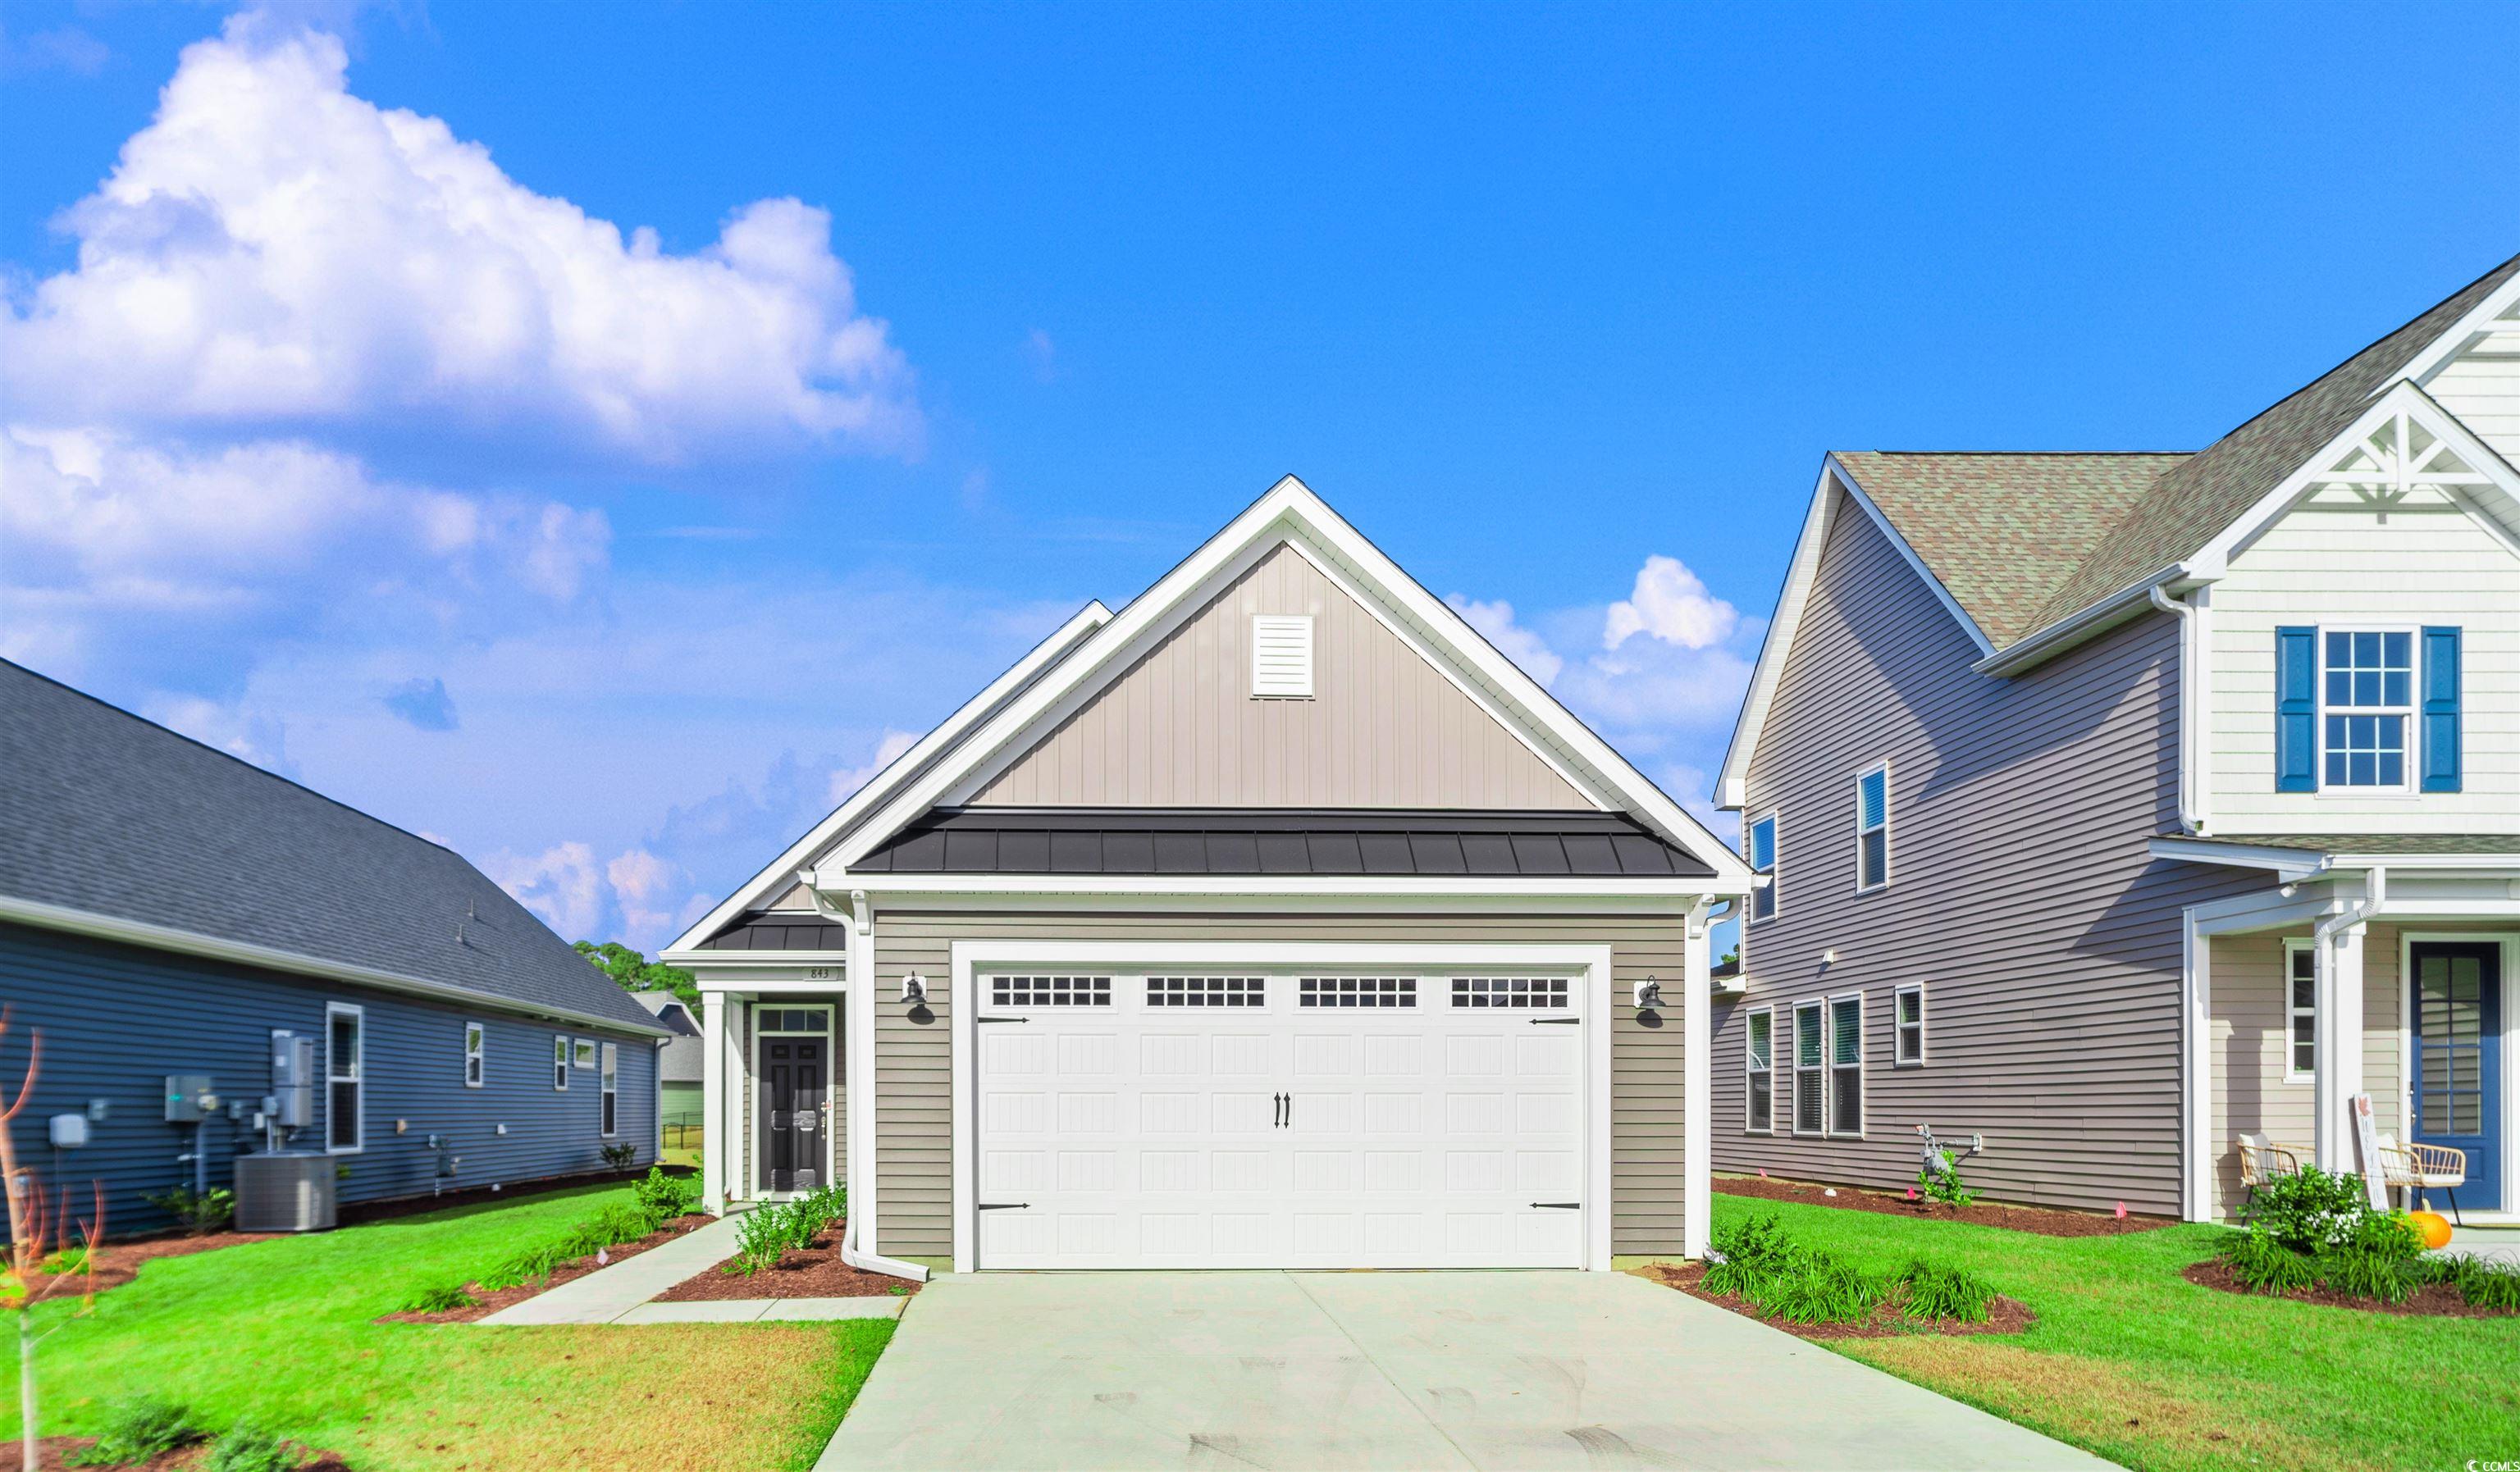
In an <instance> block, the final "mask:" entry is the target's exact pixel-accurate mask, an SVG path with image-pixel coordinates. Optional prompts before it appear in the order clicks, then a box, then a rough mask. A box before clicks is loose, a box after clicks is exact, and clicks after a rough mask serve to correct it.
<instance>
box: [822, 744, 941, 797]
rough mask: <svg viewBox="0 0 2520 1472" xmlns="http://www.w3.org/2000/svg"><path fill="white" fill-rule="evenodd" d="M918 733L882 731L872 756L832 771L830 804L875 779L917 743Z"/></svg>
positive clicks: (852, 793)
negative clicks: (856, 764)
mask: <svg viewBox="0 0 2520 1472" xmlns="http://www.w3.org/2000/svg"><path fill="white" fill-rule="evenodd" d="M919 735H920V734H919V733H917V732H913V731H889V730H888V731H886V732H884V734H883V738H882V739H881V740H879V741H877V742H876V746H875V755H874V756H873V757H872V758H870V759H869V760H868V761H866V762H865V763H863V764H861V765H859V766H855V767H842V768H839V769H838V770H836V771H834V772H833V773H832V783H831V794H832V807H834V808H836V807H838V806H839V805H840V804H842V803H844V802H846V801H848V800H849V798H850V797H851V796H853V795H854V794H855V793H856V792H857V790H858V788H860V787H863V786H865V785H866V784H867V783H869V782H871V781H875V780H876V777H877V774H879V773H881V772H882V771H883V769H884V768H886V767H889V766H891V765H892V764H893V762H894V761H896V760H898V759H899V758H900V756H901V754H902V753H903V752H905V751H908V750H909V749H910V748H911V747H913V746H916V745H918V744H919Z"/></svg>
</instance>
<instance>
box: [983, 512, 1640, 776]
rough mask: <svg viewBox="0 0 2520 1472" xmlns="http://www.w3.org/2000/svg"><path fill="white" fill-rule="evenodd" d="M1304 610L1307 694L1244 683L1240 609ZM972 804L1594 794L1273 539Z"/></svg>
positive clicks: (1246, 616) (1245, 646) (1247, 618)
mask: <svg viewBox="0 0 2520 1472" xmlns="http://www.w3.org/2000/svg"><path fill="white" fill-rule="evenodd" d="M1259 613H1288V614H1294V613H1309V614H1311V615H1312V616H1313V638H1314V650H1313V661H1314V668H1313V689H1314V694H1313V696H1312V697H1311V698H1309V699H1277V698H1270V699H1262V698H1255V697H1254V696H1253V695H1252V693H1251V650H1250V639H1251V617H1252V615H1254V614H1259ZM970 801H971V803H972V804H973V805H989V804H1007V805H1013V806H1022V807H1041V806H1086V807H1122V806H1127V807H1190V808H1251V807H1310V808H1505V809H1530V808H1577V809H1590V808H1592V807H1593V804H1592V803H1591V802H1589V801H1587V800H1586V798H1585V797H1584V795H1583V794H1582V793H1581V792H1578V791H1577V790H1576V789H1575V788H1574V787H1573V786H1571V785H1569V784H1568V782H1567V781H1566V780H1565V779H1564V778H1562V777H1560V776H1559V775H1558V774H1557V773H1556V772H1555V771H1553V770H1552V768H1551V767H1550V765H1549V763H1548V762H1546V761H1544V760H1542V758H1541V757H1540V756H1539V755H1538V754H1537V753H1536V752H1534V751H1533V750H1532V748H1531V747H1530V746H1529V745H1528V744H1526V743H1525V742H1524V741H1523V740H1521V739H1520V738H1519V737H1517V736H1515V735H1514V734H1513V733H1512V732H1511V731H1509V730H1508V729H1507V728H1506V727H1504V726H1503V725H1501V724H1499V723H1498V722H1497V721H1496V719H1495V718H1494V717H1492V716H1490V715H1489V714H1488V713H1487V712H1486V711H1485V710H1482V709H1481V708H1480V707H1479V705H1478V703H1477V702H1475V701H1473V700H1472V699H1471V698H1470V697H1469V696H1468V695H1466V694H1464V693H1463V691H1462V690H1461V689H1460V688H1459V687H1458V686H1456V685H1455V684H1454V683H1453V682H1452V681H1451V680H1449V679H1447V678H1446V677H1445V676H1444V674H1443V673H1442V672H1441V671H1439V670H1437V669H1436V668H1435V667H1434V666H1433V665H1431V664H1429V663H1427V662H1426V660H1424V659H1423V658H1421V657H1420V656H1419V655H1418V652H1417V650H1415V649H1413V648H1411V647H1409V646H1408V645H1407V644H1406V643H1404V642H1403V641H1402V640H1401V639H1400V637H1399V636H1398V635H1396V634H1394V633H1393V632H1392V631H1391V630H1390V629H1389V628H1387V627H1385V626H1384V625H1383V623H1382V621H1381V620H1379V619H1377V618H1375V617H1374V616H1373V613H1372V612H1370V611H1368V610H1367V609H1366V608H1365V607H1364V606H1362V605H1361V604H1359V603H1358V602H1356V601H1355V600H1354V599H1352V598H1350V597H1349V596H1348V595H1347V593H1346V591H1345V590H1343V589H1341V588H1340V587H1339V586H1338V585H1337V584H1335V583H1333V582H1332V581H1330V579H1329V578H1328V577H1327V576H1326V575H1324V574H1323V572H1322V570H1321V569H1320V568H1318V567H1316V566H1314V565H1313V564H1312V563H1311V562H1310V561H1308V560H1306V559H1305V558H1304V557H1303V556H1302V555H1300V554H1299V553H1296V552H1295V551H1293V550H1292V549H1291V548H1288V547H1285V546H1283V545H1281V546H1279V547H1277V548H1275V549H1273V550H1272V551H1270V552H1269V553H1268V554H1266V555H1265V556H1263V557H1262V558H1260V559H1259V560H1258V561H1257V562H1256V563H1254V564H1253V565H1252V566H1251V567H1250V568H1249V569H1248V570H1247V571H1245V572H1244V573H1243V574H1242V575H1241V576H1239V577H1238V578H1236V579H1235V580H1234V581H1232V582H1231V583H1229V584H1227V585H1226V586H1225V587H1224V588H1223V589H1221V590H1220V591H1219V592H1218V593H1217V595H1216V596H1215V597H1214V598H1212V599H1210V600H1209V601H1208V602H1207V603H1206V604H1205V605H1203V606H1202V607H1200V608H1199V609H1198V610H1197V611H1196V612H1195V613H1193V615H1192V616H1191V617H1190V618H1189V620H1188V621H1186V622H1185V623H1184V624H1183V625H1182V626H1181V627H1180V628H1178V629H1176V630H1174V631H1173V633H1172V634H1171V635H1169V636H1168V637H1166V638H1165V639H1164V640H1163V641H1162V642H1161V643H1160V644H1158V645H1156V646H1155V647H1153V648H1151V649H1149V650H1148V651H1147V653H1146V654H1145V655H1143V656H1142V657H1141V658H1139V660H1138V661H1137V663H1136V664H1134V665H1133V666H1131V667H1130V668H1129V669H1128V670H1126V671H1124V672H1122V673H1121V674H1120V675H1119V676H1118V677H1117V678H1116V679H1114V680H1113V681H1112V682H1111V683H1110V684H1109V685H1108V686H1106V687H1105V688H1104V689H1103V690H1102V691H1100V692H1099V693H1098V694H1096V696H1095V697H1094V698H1093V699H1092V700H1091V701H1090V702H1088V703H1087V704H1086V705H1084V706H1083V707H1082V708H1081V709H1079V710H1077V711H1076V712H1075V713H1074V714H1072V715H1070V716H1069V717H1068V718H1067V719H1066V720H1065V721H1064V722H1062V723H1061V724H1060V725H1059V726H1058V728H1057V730H1056V731H1053V732H1052V733H1050V734H1049V735H1048V736H1045V737H1043V738H1042V739H1041V740H1040V741H1038V742H1037V743H1035V744H1034V745H1033V746H1032V747H1031V748H1030V749H1029V750H1027V751H1025V752H1024V753H1023V754H1022V755H1021V756H1019V757H1017V758H1016V759H1015V760H1014V761H1013V763H1012V765H1010V766H1009V767H1008V768H1007V769H1006V770H1005V771H1004V772H1002V773H1000V774H999V775H998V776H997V777H995V778H993V779H991V780H990V781H987V782H986V784H985V785H983V786H982V787H981V788H980V789H979V791H977V792H976V793H975V794H974V795H973V796H972V797H971V799H970Z"/></svg>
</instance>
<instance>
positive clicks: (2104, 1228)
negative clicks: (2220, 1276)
mask: <svg viewBox="0 0 2520 1472" xmlns="http://www.w3.org/2000/svg"><path fill="white" fill-rule="evenodd" d="M1715 1189H1716V1191H1717V1193H1718V1194H1720V1195H1726V1196H1751V1197H1755V1198H1757V1199H1758V1200H1761V1201H1793V1202H1799V1203H1800V1204H1802V1205H1804V1206H1834V1207H1838V1208H1840V1209H1842V1210H1845V1211H1868V1212H1878V1213H1879V1214H1881V1215H1882V1216H1885V1217H1908V1218H1912V1219H1915V1220H1921V1221H1929V1222H1961V1223H1965V1224H1967V1225H1968V1226H1971V1227H2010V1228H2011V1229H2012V1230H2014V1231H2028V1232H2036V1233H2038V1234H2039V1235H2040V1236H2043V1237H2115V1236H2123V1235H2125V1234H2126V1233H2128V1232H2133V1231H2157V1230H2159V1229H2160V1228H2162V1227H2175V1226H2177V1225H2178V1224H2177V1223H2175V1222H2173V1221H2172V1220H2171V1219H2170V1218H2168V1217H2139V1216H2135V1215H2132V1214H2130V1215H2128V1216H2125V1217H2103V1216H2101V1215H2099V1214H2098V1213H2096V1212H2080V1211H2063V1210H2060V1209H2058V1208H2056V1207H2052V1206H2005V1205H2003V1204H2002V1203H2000V1202H1975V1201H1972V1202H1970V1203H1969V1204H1968V1205H1966V1206H1963V1207H1961V1208H1960V1209H1959V1210H1958V1211H1957V1212H1955V1211H1953V1210H1952V1209H1951V1208H1950V1207H1948V1206H1942V1205H1938V1204H1936V1203H1934V1202H1931V1201H1925V1200H1916V1201H1911V1200H1908V1199H1907V1198H1906V1197H1904V1196H1894V1195H1891V1194H1890V1193H1888V1192H1886V1191H1868V1190H1864V1189H1861V1188H1859V1187H1857V1186H1851V1185H1841V1186H1834V1187H1831V1186H1820V1185H1809V1184H1805V1183H1804V1182H1798V1181H1778V1180H1775V1179H1773V1178H1770V1177H1765V1176H1719V1177H1717V1178H1716V1181H1715ZM1832 1190H1833V1191H1834V1192H1835V1194H1833V1195H1832V1194H1827V1192H1830V1191H1832Z"/></svg>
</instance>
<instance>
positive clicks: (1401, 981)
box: [1295, 976, 1418, 1006]
mask: <svg viewBox="0 0 2520 1472" xmlns="http://www.w3.org/2000/svg"><path fill="white" fill-rule="evenodd" d="M1295 1004H1296V1005H1297V1006H1416V1005H1417V1004H1418V978H1417V977H1415V976H1306V977H1303V978H1301V979H1299V980H1298V981H1297V983H1296V985H1295Z"/></svg>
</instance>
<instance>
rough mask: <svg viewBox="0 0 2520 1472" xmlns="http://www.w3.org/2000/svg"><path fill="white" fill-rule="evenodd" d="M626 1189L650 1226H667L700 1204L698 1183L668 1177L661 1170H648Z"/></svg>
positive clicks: (678, 1177)
mask: <svg viewBox="0 0 2520 1472" xmlns="http://www.w3.org/2000/svg"><path fill="white" fill-rule="evenodd" d="M630 1189H631V1193H632V1195H633V1196H634V1197H635V1198H636V1199H637V1200H638V1202H639V1209H640V1210H641V1211H643V1212H646V1213H647V1214H648V1220H650V1221H651V1222H656V1223H664V1222H670V1221H672V1220H673V1219H674V1218H676V1217H680V1216H685V1215H688V1214H689V1213H690V1212H691V1211H692V1210H693V1209H695V1208H696V1207H697V1206H698V1205H699V1204H700V1183H699V1182H698V1181H697V1180H695V1179H693V1178H692V1177H689V1176H668V1175H666V1174H665V1168H664V1167H662V1166H650V1167H649V1168H648V1175H647V1177H646V1179H644V1180H642V1181H640V1182H638V1183H637V1184H636V1185H633V1186H632V1187H631V1188H630Z"/></svg>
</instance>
